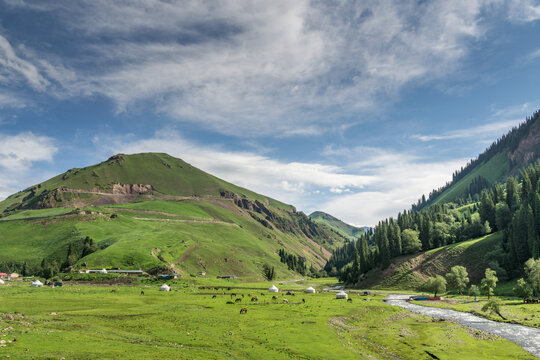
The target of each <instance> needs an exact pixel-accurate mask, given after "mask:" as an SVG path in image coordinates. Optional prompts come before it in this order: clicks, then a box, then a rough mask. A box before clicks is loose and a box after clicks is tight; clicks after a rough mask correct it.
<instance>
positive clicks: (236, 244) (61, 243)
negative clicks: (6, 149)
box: [0, 153, 345, 278]
mask: <svg viewBox="0 0 540 360" xmlns="http://www.w3.org/2000/svg"><path fill="white" fill-rule="evenodd" d="M0 213H1V217H0V267H3V268H6V269H13V270H18V271H23V267H25V269H26V270H27V271H28V272H37V271H39V268H40V264H41V263H42V262H43V261H44V260H45V261H44V264H47V266H48V265H50V264H53V265H54V264H56V265H57V266H58V267H59V268H62V267H64V268H71V269H78V268H82V267H88V268H102V267H121V268H130V269H139V268H141V269H143V270H150V269H160V268H168V269H171V270H174V271H177V272H179V273H181V274H196V273H198V272H206V273H207V274H208V275H214V276H215V275H220V274H236V275H239V276H248V277H261V269H262V266H263V264H268V265H270V266H274V267H275V268H276V273H277V274H278V276H279V277H283V278H285V277H292V276H295V275H297V272H300V273H302V272H303V273H306V272H308V271H309V270H310V268H311V267H313V269H314V270H318V269H321V268H322V267H323V266H324V264H325V263H326V261H327V260H328V259H329V257H330V254H331V253H330V251H332V250H333V249H334V248H336V247H337V246H339V245H341V244H342V243H343V242H344V241H345V238H344V237H343V236H341V235H340V234H337V233H335V232H333V231H331V230H330V229H328V228H327V227H325V226H322V225H320V224H318V223H316V222H313V221H311V220H310V218H309V217H307V216H306V215H305V214H303V213H302V212H298V211H296V209H295V208H294V207H293V206H291V205H287V204H284V203H282V202H279V201H277V200H274V199H271V198H269V197H265V196H263V195H260V194H257V193H255V192H252V191H249V190H247V189H244V188H241V187H238V186H236V185H233V184H231V183H228V182H226V181H224V180H221V179H219V178H217V177H215V176H212V175H210V174H208V173H205V172H204V171H202V170H199V169H197V168H195V167H193V166H192V165H190V164H188V163H186V162H184V161H182V160H180V159H177V158H174V157H172V156H169V155H167V154H157V153H144V154H134V155H124V154H119V155H115V156H112V157H111V158H109V159H108V160H107V161H104V162H102V163H99V164H97V165H93V166H89V167H85V168H81V169H71V170H69V171H67V172H65V173H63V174H60V175H58V176H56V177H54V178H52V179H49V180H47V181H45V182H43V183H41V184H37V185H35V186H32V187H30V188H27V189H25V190H22V191H20V192H18V193H16V194H13V195H12V196H10V197H8V198H7V199H5V200H4V201H2V202H0ZM85 239H86V241H85ZM89 239H91V240H92V242H90V241H89ZM281 249H283V250H284V252H285V253H286V254H289V255H294V256H296V257H298V258H300V257H301V258H303V259H305V268H306V269H304V268H302V267H301V266H300V267H298V266H297V267H296V268H294V267H293V268H291V269H289V266H287V265H286V264H285V263H283V262H281V259H280V256H279V255H278V253H280V250H281ZM163 270H164V269H163Z"/></svg>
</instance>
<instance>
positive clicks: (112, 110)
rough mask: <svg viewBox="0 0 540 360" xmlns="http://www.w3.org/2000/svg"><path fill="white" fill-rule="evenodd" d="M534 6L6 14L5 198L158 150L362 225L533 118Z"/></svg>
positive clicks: (195, 4) (340, 5)
mask: <svg viewBox="0 0 540 360" xmlns="http://www.w3.org/2000/svg"><path fill="white" fill-rule="evenodd" d="M538 34H540V1H533V0H515V1H501V0H493V1H487V0H486V1H480V0H478V1H475V0H466V1H437V0H433V1H423V0H422V1H417V2H413V1H409V2H396V1H394V2H391V1H362V2H353V1H351V2H347V1H336V2H331V1H294V2H292V1H272V2H246V1H234V2H225V1H215V2H214V1H208V2H204V3H203V2H200V1H179V2H177V1H162V2H158V1H149V0H139V1H114V2H112V1H106V0H102V1H100V0H92V1H78V2H73V1H68V0H66V1H47V2H27V1H24V0H0V198H3V197H6V196H8V195H9V194H11V193H13V192H16V191H18V190H20V189H23V188H25V187H27V186H30V185H32V184H35V183H37V182H40V181H43V180H45V179H47V178H49V177H51V176H54V175H56V174H57V173H60V172H63V171H66V170H67V169H69V168H72V167H82V166H87V165H90V164H93V163H96V162H99V161H102V160H104V159H106V158H107V157H109V156H110V155H112V154H115V153H119V152H124V153H135V152H144V151H159V152H167V153H169V154H171V155H173V156H177V157H180V158H182V159H184V160H186V161H188V162H190V163H192V164H193V165H195V166H197V167H199V168H201V169H203V170H206V171H208V172H210V173H212V174H215V175H217V176H219V177H221V178H224V179H226V180H228V181H231V182H233V183H236V184H238V185H241V186H245V187H247V188H250V189H252V190H255V191H258V192H260V193H263V194H266V195H269V196H272V197H275V198H277V199H279V200H282V201H284V202H287V203H291V204H294V205H295V206H297V207H298V208H299V209H300V210H303V211H305V212H306V213H310V212H311V211H314V210H323V211H327V212H330V213H331V214H333V215H335V216H337V217H339V218H341V219H343V220H345V221H347V222H350V223H353V224H356V225H374V224H375V223H376V222H377V221H378V220H379V219H381V218H384V217H387V216H392V215H395V214H396V213H397V212H398V211H400V210H402V209H404V208H408V207H409V206H410V204H412V203H413V202H415V201H416V200H417V199H418V198H419V197H420V196H421V195H422V193H428V192H429V191H430V190H431V189H433V188H436V187H439V186H442V185H443V184H444V183H445V182H446V181H447V180H449V179H450V178H451V174H452V172H453V171H454V170H456V169H457V168H459V167H460V166H463V165H464V164H465V163H466V162H467V161H468V160H469V159H470V158H473V157H475V156H477V155H478V153H480V152H481V151H482V150H483V149H484V148H485V147H486V146H487V145H489V144H490V143H491V142H492V141H493V140H495V139H496V138H498V137H499V136H501V135H502V134H503V133H505V132H506V131H508V130H509V129H510V128H511V127H512V126H515V125H517V124H519V122H521V121H523V120H524V119H525V118H526V116H530V115H531V114H532V113H533V112H534V111H535V110H538V109H539V108H540V92H539V86H540V83H539V81H538V80H539V79H540V36H538Z"/></svg>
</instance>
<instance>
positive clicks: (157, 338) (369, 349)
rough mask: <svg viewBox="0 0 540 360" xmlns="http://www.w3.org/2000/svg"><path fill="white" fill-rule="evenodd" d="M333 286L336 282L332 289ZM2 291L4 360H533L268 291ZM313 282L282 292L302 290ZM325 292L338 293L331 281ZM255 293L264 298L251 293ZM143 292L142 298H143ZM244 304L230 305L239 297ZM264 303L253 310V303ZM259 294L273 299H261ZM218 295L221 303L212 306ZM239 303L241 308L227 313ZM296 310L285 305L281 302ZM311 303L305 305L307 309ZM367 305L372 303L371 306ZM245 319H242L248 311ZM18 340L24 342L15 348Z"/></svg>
mask: <svg viewBox="0 0 540 360" xmlns="http://www.w3.org/2000/svg"><path fill="white" fill-rule="evenodd" d="M326 281H328V279H327V280H326ZM224 284H225V285H227V284H229V285H233V284H236V285H239V287H245V288H244V289H236V288H235V289H231V290H230V291H229V290H227V289H224V288H218V289H217V290H216V289H215V288H212V289H199V287H198V285H200V284H199V283H193V282H183V281H178V282H175V283H173V284H171V286H172V291H171V292H159V291H158V285H159V284H157V283H154V284H146V285H145V284H140V285H137V286H118V287H111V286H102V287H99V286H69V285H65V286H63V287H57V288H54V289H51V288H48V287H45V288H31V287H30V286H29V283H28V282H24V283H22V282H21V283H15V284H13V285H10V286H3V287H0V295H1V297H2V301H1V302H0V313H1V315H0V333H1V334H2V337H1V338H2V339H3V340H4V341H5V342H2V343H1V344H0V357H1V356H9V357H11V358H16V359H58V358H66V359H95V358H100V359H127V358H129V359H149V358H162V359H225V358H227V359H336V358H340V359H358V358H377V359H396V358H401V359H431V358H433V356H435V357H436V358H439V359H457V358H459V359H488V358H489V359H509V358H512V359H530V358H533V357H532V356H531V355H530V354H528V353H527V352H525V351H524V350H522V349H521V348H520V347H519V346H517V345H516V344H514V343H511V342H508V341H506V340H503V339H501V338H497V337H494V336H491V335H488V334H485V333H482V332H478V331H476V330H474V331H473V330H470V329H468V328H464V327H460V326H458V325H456V324H452V323H448V322H444V321H442V322H441V321H433V320H432V319H430V318H428V317H425V316H422V315H418V314H412V313H408V312H406V311H405V310H403V309H400V308H397V307H393V306H389V305H386V304H384V303H383V302H382V301H381V299H382V297H383V296H380V295H376V296H370V297H363V296H358V295H351V297H352V299H353V301H352V302H351V303H349V302H346V301H344V300H336V299H335V295H334V294H333V293H318V294H305V293H302V292H297V293H296V296H287V295H284V296H283V295H282V294H283V293H280V294H277V297H278V299H277V300H276V301H274V300H272V299H271V294H269V293H268V292H267V291H266V289H267V288H268V287H269V286H270V283H262V282H260V283H242V284H240V283H237V282H228V281H225V280H223V281H214V282H210V281H206V282H205V283H204V285H205V286H212V285H214V287H219V286H224ZM309 284H310V283H309V282H304V283H303V284H299V283H294V284H290V285H285V286H280V287H281V290H282V291H283V290H284V288H291V289H292V288H295V289H302V288H305V287H306V286H308V285H309ZM313 285H314V286H315V287H317V288H319V289H320V288H323V287H325V286H329V285H331V284H330V283H325V282H324V281H323V280H319V281H317V282H314V283H313ZM250 288H257V289H250ZM141 291H144V295H141ZM232 292H234V293H236V295H234V296H233V297H231V293H232ZM249 293H251V294H252V295H256V296H258V301H255V302H251V301H250V300H249V296H248V294H249ZM261 293H263V294H265V295H261ZM213 294H216V297H215V298H213ZM236 298H239V299H241V301H240V302H239V303H233V304H227V302H228V301H231V299H232V300H234V299H236ZM283 298H286V299H288V301H289V303H288V304H285V303H283V301H282V299H283ZM302 299H304V300H305V303H304V302H302ZM364 299H369V300H370V301H364ZM243 307H245V308H247V309H248V312H247V314H242V315H240V314H239V312H240V309H241V308H243ZM14 339H16V341H14Z"/></svg>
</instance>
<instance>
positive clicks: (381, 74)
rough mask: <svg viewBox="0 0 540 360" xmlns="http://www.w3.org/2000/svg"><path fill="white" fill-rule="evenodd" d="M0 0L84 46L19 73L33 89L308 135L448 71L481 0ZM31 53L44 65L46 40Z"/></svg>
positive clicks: (224, 129) (227, 126) (253, 130)
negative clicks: (44, 17)
mask: <svg viewBox="0 0 540 360" xmlns="http://www.w3.org/2000/svg"><path fill="white" fill-rule="evenodd" d="M8 3H9V4H10V5H11V6H23V7H27V8H29V9H32V11H42V12H43V13H44V14H47V13H48V14H54V17H55V21H56V23H57V24H60V25H59V26H61V27H62V29H63V30H64V31H67V32H68V33H73V36H76V38H77V41H74V42H73V43H70V46H76V47H77V48H76V49H71V50H72V51H78V52H83V53H84V54H85V56H84V58H83V59H84V60H82V59H79V58H77V60H73V59H71V60H70V59H67V58H66V59H64V60H65V62H64V63H63V64H61V66H60V65H55V66H54V67H52V70H54V71H49V72H48V73H45V70H46V67H42V71H41V75H40V76H41V78H39V77H37V76H36V73H34V75H32V76H29V78H32V79H33V86H35V87H36V88H39V87H43V86H46V82H47V79H49V80H51V79H52V77H55V81H57V82H59V83H60V84H62V85H63V89H62V90H63V94H64V95H65V96H68V94H71V95H72V96H88V95H92V94H99V95H104V96H106V97H108V98H110V99H112V100H113V101H114V103H115V104H116V107H117V110H118V111H119V112H123V111H129V110H130V109H132V108H134V107H135V108H136V107H137V106H141V104H143V105H144V106H146V107H150V108H153V109H154V110H155V111H157V112H158V113H161V114H166V115H167V116H168V117H170V118H172V119H175V120H176V121H183V122H191V123H194V124H197V126H203V127H205V128H207V129H211V130H214V131H219V132H221V133H226V134H238V131H242V134H243V135H251V136H256V135H261V134H264V135H267V134H272V135H281V136H299V135H304V136H306V135H308V136H309V135H318V134H321V133H323V132H324V131H327V130H328V129H329V128H332V127H335V126H336V123H338V124H339V123H342V122H343V121H344V120H342V119H348V118H350V117H351V116H352V115H359V114H362V113H365V112H368V111H376V109H378V108H379V106H380V105H381V104H383V103H387V102H391V101H393V99H395V98H396V97H398V96H399V93H400V90H401V89H402V87H403V86H405V85H407V84H409V83H411V82H413V81H421V82H429V81H431V80H434V79H440V78H442V77H445V76H447V75H448V74H450V73H452V71H453V70H454V69H456V68H457V67H459V65H460V61H461V60H462V59H463V58H464V57H465V56H466V55H467V54H468V47H469V43H470V41H471V40H472V41H474V40H476V39H479V38H481V37H482V36H483V34H484V32H485V27H484V26H483V24H482V11H483V9H484V7H485V5H486V3H487V2H486V1H480V0H476V1H471V0H460V1H451V2H449V1H443V0H438V1H430V2H421V3H414V4H413V3H407V2H393V1H367V2H366V1H364V2H319V1H307V0H305V1H294V2H291V1H277V2H276V1H273V2H259V3H256V4H254V3H252V2H248V1H238V2H212V1H210V2H200V1H171V2H166V3H163V2H152V1H134V2H111V1H99V0H98V1H85V2H83V3H79V4H77V5H73V4H71V3H69V2H47V3H40V4H37V5H36V4H35V3H30V2H25V1H22V0H21V1H10V2H8ZM381 29H384V31H381ZM74 44H76V45H74ZM36 51H37V50H36ZM40 55H41V56H42V58H45V59H49V61H48V63H49V64H53V63H54V64H56V62H55V61H52V60H50V59H52V58H54V57H55V56H56V55H57V54H55V53H54V49H53V50H51V52H50V53H44V52H43V51H41V52H40ZM35 66H37V65H35ZM61 73H68V74H67V75H66V76H60V74H61ZM37 74H38V75H39V74H40V73H39V72H37ZM44 74H46V76H47V78H43V76H45V75H44ZM51 81H52V80H51ZM293 119H294V121H293Z"/></svg>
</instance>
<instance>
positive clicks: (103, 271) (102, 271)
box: [99, 269, 107, 274]
mask: <svg viewBox="0 0 540 360" xmlns="http://www.w3.org/2000/svg"><path fill="white" fill-rule="evenodd" d="M99 273H100V274H106V273H107V270H105V269H101V270H99Z"/></svg>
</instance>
